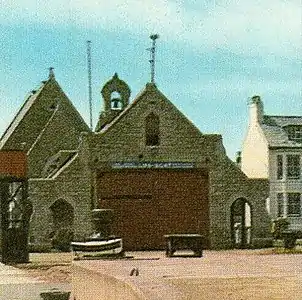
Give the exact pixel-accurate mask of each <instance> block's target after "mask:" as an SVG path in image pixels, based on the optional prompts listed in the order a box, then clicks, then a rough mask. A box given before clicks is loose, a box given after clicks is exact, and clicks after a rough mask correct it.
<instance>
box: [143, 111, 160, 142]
mask: <svg viewBox="0 0 302 300" xmlns="http://www.w3.org/2000/svg"><path fill="white" fill-rule="evenodd" d="M159 142H160V141H159V117H158V116H157V115H156V114H154V113H150V114H149V115H148V116H147V118H146V146H158V145H159Z"/></svg>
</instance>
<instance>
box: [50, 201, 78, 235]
mask: <svg viewBox="0 0 302 300" xmlns="http://www.w3.org/2000/svg"><path fill="white" fill-rule="evenodd" d="M49 209H50V211H51V216H52V227H53V232H54V233H56V232H58V231H59V230H60V229H63V228H69V229H72V228H73V224H74V208H73V206H72V205H71V204H70V203H69V202H68V201H66V200H64V199H62V198H60V199H58V200H56V201H55V202H54V203H53V204H52V205H51V206H50V208H49Z"/></svg>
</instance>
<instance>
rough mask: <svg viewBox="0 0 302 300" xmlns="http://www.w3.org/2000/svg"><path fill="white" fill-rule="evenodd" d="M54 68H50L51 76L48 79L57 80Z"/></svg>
mask: <svg viewBox="0 0 302 300" xmlns="http://www.w3.org/2000/svg"><path fill="white" fill-rule="evenodd" d="M53 70H54V68H53V67H50V68H49V75H48V79H52V78H55V73H54V71H53Z"/></svg>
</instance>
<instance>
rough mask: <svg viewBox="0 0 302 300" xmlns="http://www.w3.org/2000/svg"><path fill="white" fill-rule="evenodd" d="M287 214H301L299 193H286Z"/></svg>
mask: <svg viewBox="0 0 302 300" xmlns="http://www.w3.org/2000/svg"><path fill="white" fill-rule="evenodd" d="M287 215H288V216H289V217H300V216H301V194H300V193H288V194H287Z"/></svg>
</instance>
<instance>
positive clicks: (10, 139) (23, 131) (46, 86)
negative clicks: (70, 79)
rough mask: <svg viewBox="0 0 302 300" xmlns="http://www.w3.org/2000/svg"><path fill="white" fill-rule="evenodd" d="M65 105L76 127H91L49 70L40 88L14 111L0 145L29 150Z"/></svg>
mask: <svg viewBox="0 0 302 300" xmlns="http://www.w3.org/2000/svg"><path fill="white" fill-rule="evenodd" d="M62 109H64V110H65V111H66V114H68V115H72V117H73V119H74V122H73V123H74V127H75V128H76V130H77V131H79V132H80V131H88V130H89V128H88V126H87V125H86V123H85V122H84V120H83V119H82V117H81V116H80V114H79V113H78V111H77V110H76V109H75V107H74V106H73V105H72V103H71V102H70V100H69V99H68V98H67V96H66V95H65V93H64V92H63V90H62V89H61V87H60V86H59V84H58V83H57V81H56V80H55V77H54V75H53V72H52V74H50V76H49V79H48V80H47V81H44V82H42V85H41V86H40V88H39V89H38V90H37V91H33V92H32V93H31V95H30V96H29V97H28V98H27V99H26V100H25V102H24V104H23V105H22V107H21V108H20V110H19V111H18V113H17V114H16V115H15V117H14V119H13V120H12V122H11V123H10V125H9V126H8V128H7V129H6V131H5V132H4V134H3V135H2V137H1V140H0V149H22V150H25V151H28V150H29V149H30V148H31V147H32V145H33V144H34V143H35V141H36V139H37V138H38V137H39V136H40V135H41V132H42V131H43V129H44V128H45V126H47V124H48V123H49V122H50V120H51V118H52V116H53V115H54V114H56V112H57V111H58V110H62Z"/></svg>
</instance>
